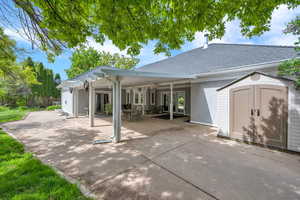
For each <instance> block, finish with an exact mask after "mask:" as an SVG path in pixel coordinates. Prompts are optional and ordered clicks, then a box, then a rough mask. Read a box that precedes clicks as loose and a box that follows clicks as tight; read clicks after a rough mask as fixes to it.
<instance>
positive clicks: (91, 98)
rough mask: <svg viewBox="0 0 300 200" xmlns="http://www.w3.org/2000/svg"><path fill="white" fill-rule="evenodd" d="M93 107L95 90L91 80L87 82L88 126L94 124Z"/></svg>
mask: <svg viewBox="0 0 300 200" xmlns="http://www.w3.org/2000/svg"><path fill="white" fill-rule="evenodd" d="M94 107H95V91H94V88H93V85H92V83H91V82H89V120H90V126H91V127H93V126H94V115H95V112H94V110H95V109H94Z"/></svg>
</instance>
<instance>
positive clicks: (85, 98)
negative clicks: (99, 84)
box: [78, 89, 96, 115]
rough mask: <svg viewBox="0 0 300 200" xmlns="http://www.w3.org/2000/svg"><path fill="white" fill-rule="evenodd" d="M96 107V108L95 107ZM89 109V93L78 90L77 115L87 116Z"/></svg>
mask: <svg viewBox="0 0 300 200" xmlns="http://www.w3.org/2000/svg"><path fill="white" fill-rule="evenodd" d="M95 107H96V106H95ZM88 108H89V92H88V91H86V90H85V89H81V90H78V113H79V115H82V114H87V110H88Z"/></svg>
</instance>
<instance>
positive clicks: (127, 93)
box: [125, 90, 131, 104]
mask: <svg viewBox="0 0 300 200" xmlns="http://www.w3.org/2000/svg"><path fill="white" fill-rule="evenodd" d="M127 95H129V96H127ZM127 97H129V98H127ZM125 102H126V104H130V103H131V98H130V90H126V99H125Z"/></svg>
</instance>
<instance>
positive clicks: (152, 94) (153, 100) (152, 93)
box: [150, 91, 155, 105]
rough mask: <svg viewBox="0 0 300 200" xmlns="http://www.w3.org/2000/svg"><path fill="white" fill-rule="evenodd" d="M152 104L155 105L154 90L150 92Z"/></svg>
mask: <svg viewBox="0 0 300 200" xmlns="http://www.w3.org/2000/svg"><path fill="white" fill-rule="evenodd" d="M150 104H151V105H155V93H154V91H152V92H150Z"/></svg>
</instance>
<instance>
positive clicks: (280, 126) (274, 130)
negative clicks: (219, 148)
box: [230, 85, 287, 148]
mask: <svg viewBox="0 0 300 200" xmlns="http://www.w3.org/2000/svg"><path fill="white" fill-rule="evenodd" d="M286 123H287V88H286V87H282V86H273V85H255V86H242V87H238V88H235V89H232V90H230V136H231V137H233V138H237V139H240V140H245V141H250V142H254V143H258V144H264V145H268V146H275V147H280V148H285V147H286Z"/></svg>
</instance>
